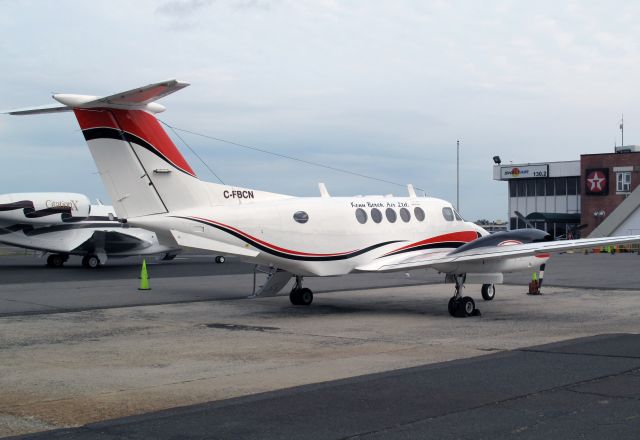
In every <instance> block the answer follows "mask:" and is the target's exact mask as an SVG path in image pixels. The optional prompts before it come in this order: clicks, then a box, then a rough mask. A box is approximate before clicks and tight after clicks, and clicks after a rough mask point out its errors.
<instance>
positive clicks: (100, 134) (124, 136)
mask: <svg viewBox="0 0 640 440" xmlns="http://www.w3.org/2000/svg"><path fill="white" fill-rule="evenodd" d="M82 134H83V135H84V138H85V140H86V141H91V140H94V139H116V140H119V141H125V142H131V143H134V144H136V145H139V146H141V147H142V148H144V149H145V150H147V151H149V152H151V153H153V154H155V155H156V156H158V157H159V158H160V159H162V160H163V161H165V162H166V163H168V164H169V165H171V166H172V167H173V168H175V169H176V170H178V171H182V172H183V173H185V174H188V175H189V176H191V174H190V173H188V172H187V171H185V170H183V169H182V168H180V167H179V166H177V165H176V164H174V163H173V162H171V161H170V160H169V159H168V158H167V157H166V156H165V155H163V154H162V153H161V152H160V150H158V149H157V148H156V147H154V146H153V145H151V144H150V143H149V142H147V141H145V140H144V139H142V138H141V137H138V136H136V135H135V134H133V133H129V132H128V131H121V130H118V129H117V128H110V127H97V128H87V129H85V130H82Z"/></svg>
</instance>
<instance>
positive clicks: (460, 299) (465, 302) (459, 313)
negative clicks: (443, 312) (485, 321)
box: [448, 275, 480, 318]
mask: <svg viewBox="0 0 640 440" xmlns="http://www.w3.org/2000/svg"><path fill="white" fill-rule="evenodd" d="M454 277H455V281H456V293H455V295H453V296H452V297H451V299H449V304H448V309H449V314H450V315H451V316H455V317H457V318H464V317H467V316H480V310H478V309H476V303H475V301H474V300H473V298H471V297H470V296H462V289H464V281H465V278H466V277H465V275H454Z"/></svg>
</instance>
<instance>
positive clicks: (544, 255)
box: [536, 254, 551, 258]
mask: <svg viewBox="0 0 640 440" xmlns="http://www.w3.org/2000/svg"><path fill="white" fill-rule="evenodd" d="M549 257H551V254H537V255H536V258H549Z"/></svg>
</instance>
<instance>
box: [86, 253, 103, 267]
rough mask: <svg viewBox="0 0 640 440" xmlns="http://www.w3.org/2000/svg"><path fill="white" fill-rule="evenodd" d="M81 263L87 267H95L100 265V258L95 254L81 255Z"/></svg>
mask: <svg viewBox="0 0 640 440" xmlns="http://www.w3.org/2000/svg"><path fill="white" fill-rule="evenodd" d="M82 265H83V266H84V267H87V268H89V269H95V268H97V267H98V266H100V259H99V258H98V256H97V255H85V256H84V257H82Z"/></svg>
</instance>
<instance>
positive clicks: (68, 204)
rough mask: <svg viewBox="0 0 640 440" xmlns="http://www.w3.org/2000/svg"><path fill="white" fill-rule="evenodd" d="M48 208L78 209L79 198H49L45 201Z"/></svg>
mask: <svg viewBox="0 0 640 440" xmlns="http://www.w3.org/2000/svg"><path fill="white" fill-rule="evenodd" d="M45 206H46V207H47V208H69V209H71V210H72V211H77V210H78V201H77V200H47V201H46V202H45Z"/></svg>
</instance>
